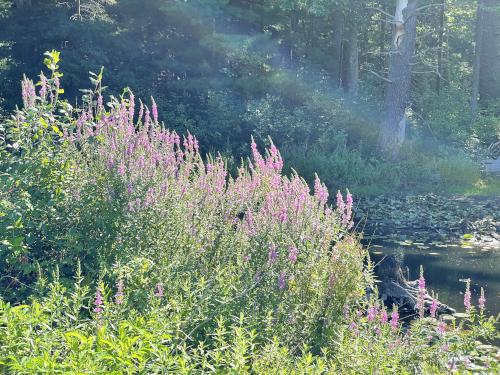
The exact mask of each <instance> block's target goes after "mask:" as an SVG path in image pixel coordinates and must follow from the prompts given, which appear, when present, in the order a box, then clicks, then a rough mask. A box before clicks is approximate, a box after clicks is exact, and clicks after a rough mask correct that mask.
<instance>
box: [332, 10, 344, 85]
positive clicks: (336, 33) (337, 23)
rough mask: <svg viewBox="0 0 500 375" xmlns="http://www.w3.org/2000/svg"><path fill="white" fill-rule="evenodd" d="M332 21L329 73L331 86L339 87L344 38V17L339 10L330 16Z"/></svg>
mask: <svg viewBox="0 0 500 375" xmlns="http://www.w3.org/2000/svg"><path fill="white" fill-rule="evenodd" d="M332 22H333V30H332V33H333V52H332V65H331V72H332V73H331V74H332V81H333V87H334V88H338V87H340V82H341V73H342V40H343V39H344V27H345V17H344V13H343V12H341V11H335V12H334V13H333V16H332Z"/></svg>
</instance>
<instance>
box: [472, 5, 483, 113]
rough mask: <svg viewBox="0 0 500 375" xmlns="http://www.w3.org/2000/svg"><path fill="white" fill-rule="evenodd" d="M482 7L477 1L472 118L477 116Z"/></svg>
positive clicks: (481, 42) (481, 44)
mask: <svg viewBox="0 0 500 375" xmlns="http://www.w3.org/2000/svg"><path fill="white" fill-rule="evenodd" d="M483 7H484V0H478V4H477V16H476V36H475V41H476V46H475V50H474V66H473V74H472V97H471V113H472V118H475V117H476V115H477V102H478V99H479V78H480V76H481V55H482V47H483Z"/></svg>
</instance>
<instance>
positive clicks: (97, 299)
mask: <svg viewBox="0 0 500 375" xmlns="http://www.w3.org/2000/svg"><path fill="white" fill-rule="evenodd" d="M102 304H103V302H102V294H101V290H100V289H99V288H97V290H96V292H95V300H94V306H95V307H94V312H95V313H96V314H100V313H101V312H102V311H103V310H102V307H101V306H102Z"/></svg>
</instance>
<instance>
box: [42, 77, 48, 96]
mask: <svg viewBox="0 0 500 375" xmlns="http://www.w3.org/2000/svg"><path fill="white" fill-rule="evenodd" d="M47 86H48V82H47V77H45V75H44V74H43V73H42V74H40V98H42V100H43V101H45V100H46V99H47Z"/></svg>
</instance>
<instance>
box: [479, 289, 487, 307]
mask: <svg viewBox="0 0 500 375" xmlns="http://www.w3.org/2000/svg"><path fill="white" fill-rule="evenodd" d="M478 303H479V309H480V310H481V311H483V310H484V308H485V307H486V297H485V296H484V289H483V288H481V296H480V297H479V301H478Z"/></svg>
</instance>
